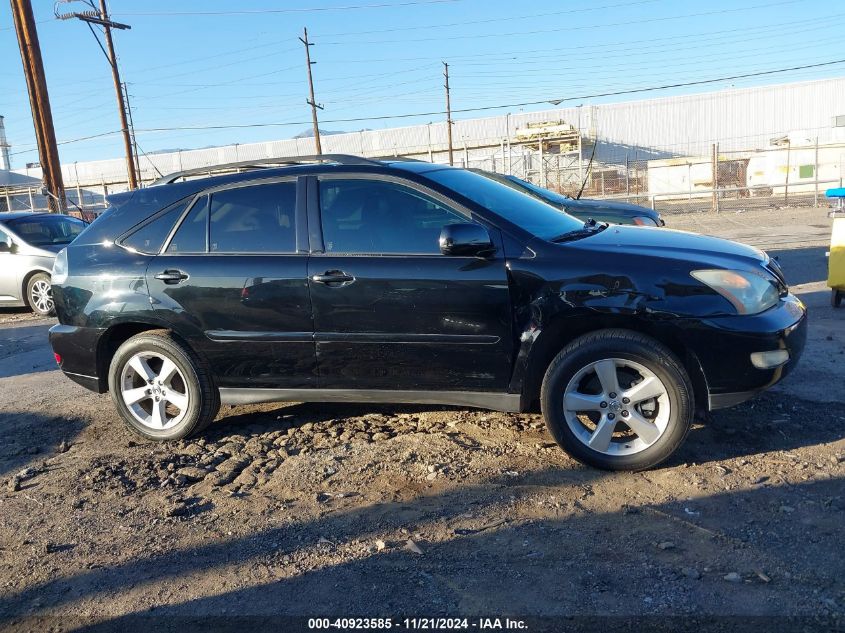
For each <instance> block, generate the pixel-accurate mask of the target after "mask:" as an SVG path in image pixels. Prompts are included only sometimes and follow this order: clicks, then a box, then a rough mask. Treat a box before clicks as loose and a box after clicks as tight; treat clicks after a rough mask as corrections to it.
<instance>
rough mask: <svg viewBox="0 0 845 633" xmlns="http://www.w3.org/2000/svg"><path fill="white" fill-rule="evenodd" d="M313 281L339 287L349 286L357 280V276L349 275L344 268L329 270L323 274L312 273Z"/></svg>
mask: <svg viewBox="0 0 845 633" xmlns="http://www.w3.org/2000/svg"><path fill="white" fill-rule="evenodd" d="M311 281H314V282H316V283H318V284H326V285H327V286H335V287H337V286H348V285H349V284H351V283H352V282H353V281H355V277H353V276H352V275H347V274H346V273H345V272H343V271H342V270H327V271H326V272H324V273H323V274H322V275H311Z"/></svg>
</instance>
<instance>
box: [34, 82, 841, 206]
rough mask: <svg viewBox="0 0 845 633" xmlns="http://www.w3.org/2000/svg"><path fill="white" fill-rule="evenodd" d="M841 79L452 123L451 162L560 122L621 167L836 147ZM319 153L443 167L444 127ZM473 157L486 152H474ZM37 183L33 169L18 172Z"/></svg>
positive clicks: (168, 159)
mask: <svg viewBox="0 0 845 633" xmlns="http://www.w3.org/2000/svg"><path fill="white" fill-rule="evenodd" d="M843 97H845V78H837V79H826V80H820V81H809V82H800V83H792V84H781V85H774V86H765V87H758V88H742V89H731V90H723V91H719V92H712V93H704V94H698V95H690V96H683V97H666V98H659V99H649V100H643V101H633V102H628V103H617V104H610V105H601V106H589V105H585V106H583V107H574V108H562V109H554V110H545V111H541V112H530V113H517V114H509V115H501V116H495V117H487V118H479V119H468V120H462V121H457V122H456V124H455V127H454V130H453V139H454V145H455V151H456V153H457V155H458V156H460V155H461V154H462V152H464V147H465V146H466V147H467V148H468V152H467V153H470V152H471V154H472V155H473V156H477V155H479V153H481V154H483V153H485V152H486V155H487V156H492V155H494V154H495V147H496V146H498V145H499V144H500V143H501V142H502V140H503V139H505V138H507V137H508V136H510V137H511V139H513V135H514V132H515V130H516V129H518V128H520V127H524V126H525V125H527V124H528V123H530V122H543V121H564V122H567V123H570V124H571V125H573V126H575V127H578V128H580V129H581V131H582V133H583V134H584V135H585V136H589V137H591V138H595V139H597V140H598V148H597V153H596V160H598V161H600V162H604V163H617V164H618V163H622V164H624V163H625V162H626V160H632V161H635V160H646V159H652V158H669V157H672V156H696V155H707V153H708V152H709V151H710V148H711V144H712V143H714V142H718V143H719V149H720V151H735V150H748V149H755V148H761V147H765V146H766V145H767V144H768V142H769V140H770V139H771V138H772V137H775V136H778V135H782V134H786V133H789V132H795V131H797V130H802V131H807V132H808V134H809V135H810V136H811V137H818V139H819V142H820V143H825V142H829V141H834V140H838V139H837V138H836V136H837V135H836V132H837V131H840V132H841V130H842V128H837V129H834V128H833V118H834V117H835V116H836V115H842V114H845V99H843ZM322 140H323V151H324V152H326V153H345V154H360V155H365V156H390V155H394V154H397V155H411V156H416V157H422V158H427V157H428V156H429V155H430V154H431V155H433V157H434V160H441V161H442V160H444V158H445V152H446V149H447V145H446V126H445V123H432V124H427V125H416V126H410V127H399V128H392V129H386V130H368V131H362V132H351V133H347V134H337V135H330V136H324V137H323V139H322ZM481 148H489V149H487V150H482V149H481ZM313 153H314V142H313V140H312V139H288V140H280V141H270V142H264V143H250V144H244V145H230V146H226V147H219V148H212V149H202V150H193V151H183V152H175V153H167V154H155V155H151V156H149V158H147V157H144V156H142V157H141V159H140V164H141V170H142V179H143V180H145V181H150V180H153V179H155V177H156V176H157V174H156V171H155V170H154V169H153V168H152V166H151V165H150V161H153V162H154V163H155V165H156V167H157V168H158V170H159V171H161V172H162V173H169V172H173V171H178V170H180V169H188V168H192V167H204V166H209V165H214V164H219V163H226V162H234V161H238V160H250V159H259V158H276V157H284V156H296V155H307V154H313ZM62 169H63V172H64V177H65V183H66V185H67V186H68V187H72V186H75V184H76V183H77V182H78V183H79V184H81V185H82V186H97V185H101V184H102V183H106V184H109V185H110V189H112V190H116V189H119V188H121V187H123V186H125V179H126V172H125V163H124V160H123V159H122V158H116V159H112V160H102V161H91V162H84V163H83V162H80V163H73V164H66V165H63V166H62ZM18 173H24V174H27V175H30V176H34V177H37V178H40V175H41V174H40V172H39V170H28V171H27V170H22V171H19V172H18Z"/></svg>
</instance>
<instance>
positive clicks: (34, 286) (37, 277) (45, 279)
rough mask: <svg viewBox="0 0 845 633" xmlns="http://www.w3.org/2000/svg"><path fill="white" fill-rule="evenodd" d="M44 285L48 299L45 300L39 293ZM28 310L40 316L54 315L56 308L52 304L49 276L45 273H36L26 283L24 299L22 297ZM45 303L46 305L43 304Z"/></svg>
mask: <svg viewBox="0 0 845 633" xmlns="http://www.w3.org/2000/svg"><path fill="white" fill-rule="evenodd" d="M44 284H46V285H47V287H48V289H49V290H48V292H49V299H48V300H45V299H44V298H43V297H42V296H41V295H42V293H41V292H39V291H40V290H41V289H43V288H44ZM24 300H25V301H26V303H27V305H28V306H29V309H30V310H32V311H33V312H35V314H38V315H40V316H44V317H47V316H53V315H54V314H56V306H55V305H54V304H53V289H52V286H51V284H50V275H48V274H47V273H36V274H34V275H33V276H32V277H30V278H29V280H28V281H27V282H26V297H24ZM45 301H46V303H45Z"/></svg>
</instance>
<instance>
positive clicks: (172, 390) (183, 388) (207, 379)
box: [109, 330, 220, 440]
mask: <svg viewBox="0 0 845 633" xmlns="http://www.w3.org/2000/svg"><path fill="white" fill-rule="evenodd" d="M109 391H110V393H111V397H112V400H113V401H114V404H115V407H116V408H117V410H118V412H119V413H120V415H121V417H122V418H123V420H124V422H126V424H127V426H128V427H129V428H130V429H132V430H133V431H134V432H135V433H138V434H139V435H142V436H144V437H146V438H149V439H154V440H178V439H182V438H184V437H188V436H189V435H194V434H197V433H199V432H201V431H202V430H203V429H205V428H206V427H207V426H208V425H209V424H211V422H212V421H213V420H214V417H215V416H216V415H217V412H218V410H219V409H220V392H219V391H218V389H217V387H216V386H215V384H214V381H213V379H212V377H211V372H210V371H209V368H208V367H207V366H206V364H205V363H204V362H203V361H202V360H201V359H200V358H199V357H198V356H197V355H196V354H195V353H194V352H193V351H192V350H191V349H190V348H189V347H188V346H186V345H185V344H183V343H182V342H181V341H179V340H177V339H176V338H174V337H173V336H172V335H170V334H169V333H168V332H166V331H163V330H155V331H150V332H144V333H142V334H138V335H136V336H133V337H132V338H130V339H129V340H128V341H126V342H125V343H123V345H121V346H120V347H119V348H118V350H117V352H116V353H115V355H114V358H112V361H111V365H110V367H109Z"/></svg>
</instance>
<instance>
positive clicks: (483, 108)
mask: <svg viewBox="0 0 845 633" xmlns="http://www.w3.org/2000/svg"><path fill="white" fill-rule="evenodd" d="M843 63H845V59H836V60H831V61H827V62H819V63H817V64H805V65H802V66H792V67H789V68H776V69H773V70H764V71H758V72H753V73H743V74H739V75H729V76H725V77H716V78H711V79H701V80H698V81H687V82H681V83H673V84H663V85H659V86H648V87H644V88H631V89H627V90H614V91H610V92H600V93H594V94H586V95H578V96H573V97H562V98H552V99H541V100H538V101H523V102H519V103H504V104H499V105H492V106H481V107H475V108H460V109H456V110H452V114H454V113H456V112H482V111H486V110H500V109H503V108H520V107H524V106H532V105H542V104H545V103H548V104H552V105H559V104H561V103H563V102H565V101H581V100H584V99H596V98H600V97H611V96H620V95H626V94H640V93H644V92H654V91H658V90H668V89H671V88H682V87H687V86H700V85H705V84H712V83H719V82H722V81H732V80H736V79H745V78H749V77H762V76H767V75H774V74H777V73H785V72H791V71H796V70H807V69H810V68H822V67H826V66H833V65H836V64H843ZM443 114H446V113H445V111H443V110H434V111H429V112H414V113H406V114H391V115H382V116H372V117H353V118H345V119H332V120H327V121H323V123H352V122H360V121H381V120H388V119H407V118H413V117H423V116H440V115H443ZM307 123H308V121H305V122H303V121H290V122H285V123H281V122H280V123H276V122H270V123H241V124H228V125H197V126H177V127H158V128H144V129H139V130H138V131H139V132H169V131H175V130H223V129H239V128H262V127H283V126H289V125H306V124H307Z"/></svg>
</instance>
